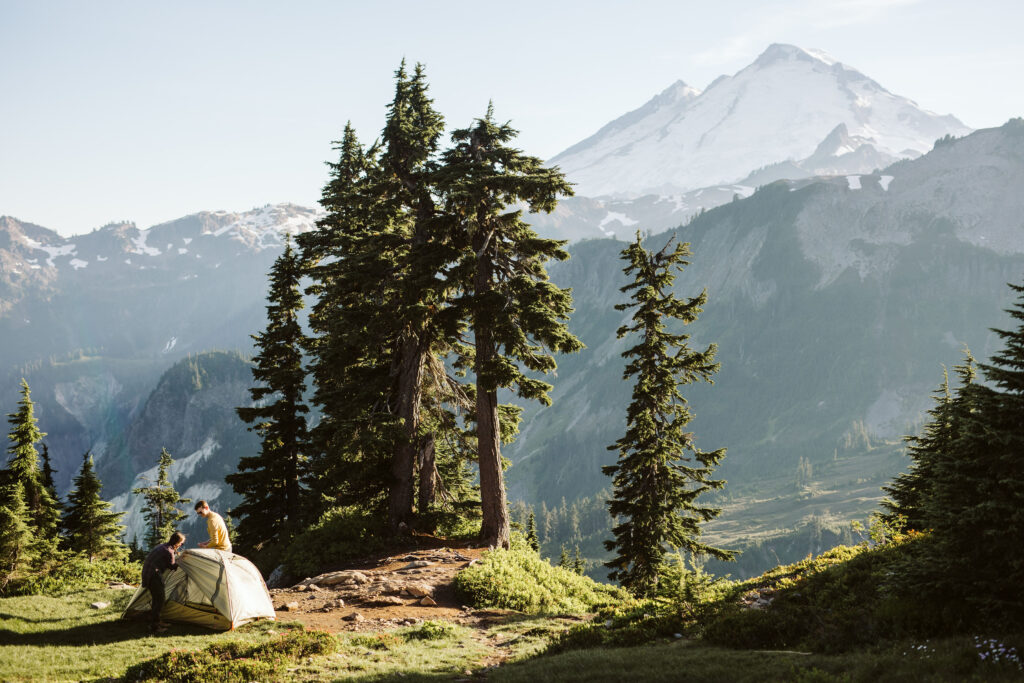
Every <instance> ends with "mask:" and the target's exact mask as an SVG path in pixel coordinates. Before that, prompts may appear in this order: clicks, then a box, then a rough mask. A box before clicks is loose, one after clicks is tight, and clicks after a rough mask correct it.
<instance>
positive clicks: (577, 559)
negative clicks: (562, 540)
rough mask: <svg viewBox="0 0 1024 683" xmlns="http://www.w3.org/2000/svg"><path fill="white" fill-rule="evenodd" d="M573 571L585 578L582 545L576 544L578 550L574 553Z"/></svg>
mask: <svg viewBox="0 0 1024 683" xmlns="http://www.w3.org/2000/svg"><path fill="white" fill-rule="evenodd" d="M572 570H573V571H574V572H576V573H577V574H579V575H580V576H583V558H582V557H581V556H580V544H579V543H577V544H576V548H575V549H574V550H573V553H572Z"/></svg>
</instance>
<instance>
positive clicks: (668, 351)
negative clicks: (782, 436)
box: [603, 231, 733, 596]
mask: <svg viewBox="0 0 1024 683" xmlns="http://www.w3.org/2000/svg"><path fill="white" fill-rule="evenodd" d="M671 245H672V239H670V240H669V241H668V243H667V244H666V245H665V246H664V247H663V248H662V249H661V250H660V251H658V252H657V253H652V252H649V251H647V250H646V249H645V248H644V246H643V242H642V240H641V236H640V233H639V231H638V232H637V235H636V240H635V241H634V242H633V243H632V244H630V245H629V246H628V247H626V248H625V249H624V250H623V251H622V258H623V259H624V260H625V261H626V263H627V265H626V267H625V268H624V270H623V272H625V273H626V275H632V276H633V281H632V282H631V283H629V284H628V285H626V286H625V287H623V288H622V291H623V292H628V293H630V302H629V303H625V304H618V305H616V306H615V308H616V309H617V310H620V311H626V310H633V316H632V320H631V321H630V322H629V323H628V324H626V325H623V326H622V327H620V328H619V329H618V332H617V334H618V336H619V337H620V338H622V337H625V336H627V335H639V341H638V343H637V344H636V345H635V346H633V347H631V348H629V349H627V350H626V351H625V352H624V353H623V354H622V356H623V357H624V358H626V359H627V361H628V362H627V364H626V369H625V371H624V373H623V379H624V380H628V379H630V378H631V377H635V378H636V379H635V384H634V386H633V399H632V402H631V403H630V405H629V408H628V409H627V412H626V434H625V436H623V437H622V438H621V439H619V440H618V441H616V442H615V444H614V445H612V446H609V450H617V451H618V452H619V459H618V462H617V463H616V464H614V465H609V466H606V467H604V468H603V470H604V472H605V474H608V475H610V476H612V477H613V484H614V487H613V491H614V492H613V496H612V498H611V500H609V502H608V509H609V511H610V512H611V515H612V517H613V518H614V519H615V520H617V524H616V525H615V526H614V527H613V528H612V533H613V534H614V536H615V538H614V540H610V541H605V547H606V548H607V549H608V550H611V551H614V552H615V557H614V558H613V559H612V560H610V561H609V562H606V563H605V564H606V566H608V567H611V569H612V572H611V573H610V574H609V576H610V577H611V578H612V579H614V580H617V581H619V582H621V584H622V585H623V586H624V587H625V588H627V589H628V590H630V591H631V592H632V593H634V594H636V595H638V596H650V595H653V594H654V593H655V592H656V590H657V587H658V576H659V571H660V568H661V565H662V563H663V560H664V556H665V553H666V552H667V551H668V549H669V548H668V546H674V547H676V548H679V549H683V550H686V551H688V552H690V553H692V554H698V555H710V556H712V557H716V558H719V559H731V557H732V555H733V553H731V552H730V551H727V550H722V549H719V548H714V547H712V546H709V545H706V544H704V543H702V542H701V541H700V532H701V529H700V525H701V523H702V522H706V521H708V520H711V519H713V518H714V517H716V516H717V515H718V514H719V512H720V511H721V510H720V509H718V508H715V507H710V506H707V505H700V504H698V503H697V498H698V497H699V496H700V495H701V494H703V493H705V492H707V491H709V490H712V489H720V488H722V487H723V486H724V485H725V482H724V481H722V480H716V479H712V478H711V476H712V473H713V470H714V467H715V466H716V465H717V464H718V463H719V461H721V459H722V457H723V456H724V455H725V449H718V450H716V451H711V452H705V451H702V450H700V449H698V448H697V446H696V444H695V443H694V438H693V434H692V433H690V432H686V431H685V427H686V424H687V423H688V422H689V421H690V420H691V419H692V415H691V413H690V410H689V407H688V405H687V401H686V399H685V398H683V395H682V394H681V393H680V391H679V385H681V384H690V383H693V382H698V381H704V382H708V383H711V382H712V380H711V376H712V375H713V374H714V373H715V372H717V371H718V368H719V364H718V363H716V362H715V351H716V346H715V345H714V344H711V345H709V346H708V347H707V348H706V349H705V350H703V351H694V350H692V349H690V348H689V345H688V343H687V340H688V339H689V335H686V334H679V333H674V332H671V331H669V329H668V327H667V325H666V323H667V322H670V321H680V322H681V323H683V324H689V323H691V322H693V321H695V320H696V319H697V315H698V314H699V313H700V311H701V308H702V306H703V305H704V303H705V301H706V300H707V293H706V292H701V293H700V294H699V295H697V296H695V297H693V298H692V299H688V300H681V299H677V298H676V296H675V294H674V293H673V292H672V283H673V282H674V281H675V276H676V271H681V270H682V269H683V267H684V266H687V265H689V262H688V261H686V260H685V257H686V256H688V255H689V254H690V249H689V245H688V244H683V243H677V244H676V246H675V248H674V249H671V250H670V249H669V248H670V247H671Z"/></svg>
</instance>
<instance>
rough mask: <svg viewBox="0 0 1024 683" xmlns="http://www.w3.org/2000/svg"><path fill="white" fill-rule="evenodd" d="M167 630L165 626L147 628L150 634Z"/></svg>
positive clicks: (155, 625)
mask: <svg viewBox="0 0 1024 683" xmlns="http://www.w3.org/2000/svg"><path fill="white" fill-rule="evenodd" d="M166 630H167V624H153V625H152V626H150V627H149V632H150V633H163V632H164V631H166Z"/></svg>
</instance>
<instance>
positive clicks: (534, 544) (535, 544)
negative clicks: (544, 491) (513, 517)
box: [526, 509, 540, 553]
mask: <svg viewBox="0 0 1024 683" xmlns="http://www.w3.org/2000/svg"><path fill="white" fill-rule="evenodd" d="M526 542H527V543H528V544H529V545H530V548H531V549H533V551H534V552H538V553H539V552H540V539H539V538H538V537H537V517H536V516H535V515H534V514H533V510H532V509H531V510H530V519H529V521H528V522H527V526H526Z"/></svg>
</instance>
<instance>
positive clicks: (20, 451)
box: [4, 379, 60, 556]
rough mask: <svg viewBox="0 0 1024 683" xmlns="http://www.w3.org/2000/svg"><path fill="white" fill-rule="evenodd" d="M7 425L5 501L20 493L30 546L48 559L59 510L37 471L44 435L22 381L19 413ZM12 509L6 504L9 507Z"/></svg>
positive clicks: (26, 383) (12, 415) (10, 415)
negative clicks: (29, 528) (28, 529)
mask: <svg viewBox="0 0 1024 683" xmlns="http://www.w3.org/2000/svg"><path fill="white" fill-rule="evenodd" d="M7 421H8V423H9V424H10V425H11V431H10V433H9V434H8V436H7V438H8V439H9V440H10V441H11V445H10V446H9V447H8V448H7V452H8V453H10V454H11V459H10V461H9V462H8V463H7V470H6V472H5V476H4V479H5V480H6V481H5V484H6V489H7V498H8V500H10V498H11V496H12V495H13V494H14V489H15V488H20V489H21V495H22V497H23V501H24V504H25V508H26V510H27V514H28V523H29V526H30V527H31V528H32V531H33V543H34V544H35V547H36V550H37V551H38V554H40V555H43V556H47V555H49V554H51V553H52V552H53V551H55V550H56V548H57V524H58V522H59V520H60V506H59V504H58V503H57V501H56V500H55V499H54V497H53V496H52V495H51V494H50V491H49V490H47V488H46V485H45V483H44V481H43V473H42V472H41V471H40V469H39V453H38V451H36V447H35V445H36V444H37V443H39V441H40V440H41V439H42V438H43V437H44V436H46V435H45V434H44V433H42V432H41V431H39V426H38V424H37V420H36V417H35V406H34V404H33V403H32V395H31V391H30V390H29V387H28V382H26V381H25V380H24V379H22V380H21V399H20V400H19V401H18V410H17V412H14V413H9V414H8V416H7ZM11 505H13V504H12V503H9V507H11Z"/></svg>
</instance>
